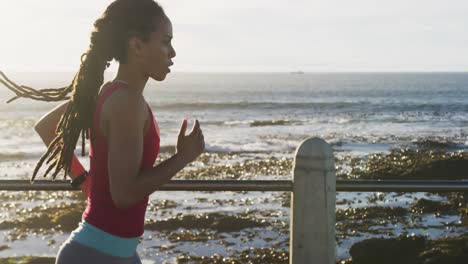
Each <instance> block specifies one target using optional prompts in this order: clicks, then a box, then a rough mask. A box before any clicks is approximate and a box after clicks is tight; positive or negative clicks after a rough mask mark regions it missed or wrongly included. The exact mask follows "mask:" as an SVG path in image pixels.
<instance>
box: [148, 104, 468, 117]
mask: <svg viewBox="0 0 468 264" xmlns="http://www.w3.org/2000/svg"><path fill="white" fill-rule="evenodd" d="M150 105H151V107H152V108H153V109H159V110H171V111H172V110H181V111H184V110H207V111H209V110H213V111H219V110H275V111H280V110H302V109H305V110H311V111H329V110H336V111H349V110H353V111H362V112H369V111H370V112H428V111H429V112H432V113H433V114H434V115H443V114H444V113H454V112H462V113H467V112H468V103H451V104H444V103H437V102H435V103H422V102H398V103H396V102H385V101H379V102H376V101H353V102H349V101H346V102H344V101H332V102H278V101H270V102H269V101H238V102H177V103H151V104H150Z"/></svg>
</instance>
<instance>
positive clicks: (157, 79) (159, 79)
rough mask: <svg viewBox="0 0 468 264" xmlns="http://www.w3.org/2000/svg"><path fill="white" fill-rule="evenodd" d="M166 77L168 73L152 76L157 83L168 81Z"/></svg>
mask: <svg viewBox="0 0 468 264" xmlns="http://www.w3.org/2000/svg"><path fill="white" fill-rule="evenodd" d="M166 76H167V73H158V74H154V75H153V76H151V78H152V79H153V80H155V81H164V79H166Z"/></svg>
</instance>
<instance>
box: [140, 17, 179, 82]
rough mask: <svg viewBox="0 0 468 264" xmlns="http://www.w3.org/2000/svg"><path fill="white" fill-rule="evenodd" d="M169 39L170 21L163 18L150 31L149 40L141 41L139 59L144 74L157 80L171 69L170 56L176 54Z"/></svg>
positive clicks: (170, 32)
mask: <svg viewBox="0 0 468 264" xmlns="http://www.w3.org/2000/svg"><path fill="white" fill-rule="evenodd" d="M171 40H172V23H171V21H170V20H169V19H168V18H165V19H163V21H162V23H160V24H159V25H158V29H157V30H156V31H154V32H152V33H151V35H150V38H149V40H148V41H146V42H142V46H141V50H140V56H139V57H140V60H139V61H140V62H141V67H142V68H141V69H142V71H143V72H144V74H145V75H147V76H149V77H151V78H152V79H154V80H157V81H162V80H164V79H165V78H166V75H167V74H168V73H169V72H170V71H171V70H170V69H169V67H170V66H172V65H173V64H174V63H173V62H172V58H174V57H175V56H176V52H175V50H174V48H173V47H172V43H171Z"/></svg>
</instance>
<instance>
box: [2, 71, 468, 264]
mask: <svg viewBox="0 0 468 264" xmlns="http://www.w3.org/2000/svg"><path fill="white" fill-rule="evenodd" d="M6 74H7V75H8V76H9V77H10V78H11V79H12V80H13V81H15V82H17V83H18V84H24V85H28V86H32V87H36V88H48V87H61V86H66V85H68V83H69V82H70V80H71V78H72V76H73V73H42V74H40V73H29V74H27V73H12V74H8V73H6ZM106 79H107V80H110V79H112V74H109V75H106ZM12 96H13V93H12V92H11V91H9V90H8V89H7V88H6V87H3V86H2V87H0V101H1V102H2V103H0V176H1V179H29V178H30V177H31V173H32V171H33V169H34V166H35V164H36V162H37V161H38V159H39V158H40V156H41V155H42V154H43V153H44V151H45V146H44V144H43V143H42V141H41V139H40V138H39V136H38V135H37V134H36V133H35V132H34V129H33V125H34V123H35V122H36V121H37V120H38V119H39V118H40V117H41V116H42V115H44V114H45V113H46V112H47V111H49V110H50V109H52V108H53V107H54V106H56V105H58V104H59V103H57V102H51V103H46V102H37V101H32V100H30V99H18V100H16V101H13V102H12V103H10V104H6V103H5V101H6V100H8V99H9V98H10V97H12ZM144 96H145V98H146V100H147V102H148V103H149V104H150V106H151V108H152V111H153V113H154V115H155V117H156V119H157V120H158V123H159V126H160V129H161V147H162V149H161V151H162V152H161V155H160V156H161V158H160V159H159V160H158V162H160V160H162V159H164V158H167V157H168V156H169V155H170V154H171V152H173V148H174V147H173V146H174V145H175V143H176V138H177V133H178V131H179V127H180V124H181V122H182V120H183V118H187V119H188V120H189V125H191V124H192V120H193V119H195V118H197V119H198V120H199V121H200V123H201V128H202V130H203V132H204V135H205V142H206V152H207V153H206V154H205V155H204V156H203V157H202V158H201V159H199V160H197V161H195V162H194V163H193V164H191V166H190V167H189V168H187V169H186V170H185V172H184V173H181V174H179V175H178V176H177V178H180V179H226V178H227V179H290V177H291V171H290V167H289V166H290V163H291V159H292V158H293V157H294V151H295V149H296V148H297V147H298V145H299V144H300V142H301V141H303V140H304V139H306V138H308V137H312V136H316V137H321V138H323V139H325V140H326V141H327V142H329V143H330V144H332V146H333V149H334V151H335V155H336V157H337V175H340V177H345V178H346V175H347V174H349V173H351V172H352V170H353V167H352V164H350V163H349V162H345V161H343V162H340V159H343V160H348V161H349V160H350V159H358V160H360V161H362V162H365V161H366V160H367V159H368V158H369V157H370V156H371V155H374V154H381V155H386V154H389V153H391V151H392V150H395V149H412V148H413V149H414V148H417V146H420V145H421V143H424V142H426V143H427V142H430V143H432V144H433V145H434V144H436V145H437V144H442V145H444V146H448V147H446V148H444V151H446V152H449V153H461V152H467V150H468V138H467V135H468V99H467V98H468V73H173V74H171V75H169V76H168V78H167V79H166V80H165V81H164V82H154V81H150V82H149V83H148V84H147V86H146V88H145V90H144ZM418 144H419V145H418ZM79 145H81V143H80V144H79ZM80 152H81V147H77V149H76V153H80ZM80 160H81V161H82V162H83V163H84V164H85V165H86V166H88V164H89V161H88V160H87V158H86V157H80ZM262 162H263V163H262ZM259 164H260V165H259ZM265 164H266V165H265ZM288 164H289V165H288ZM239 165H243V166H241V167H242V168H243V169H242V170H241V171H236V172H232V170H235V169H236V168H239ZM270 165H271V166H272V167H271V168H272V169H269V168H268V166H270ZM259 166H263V167H265V166H266V167H267V168H264V169H259V168H258V167H259ZM200 175H202V176H200ZM2 193H3V194H2V201H4V202H13V201H11V200H10V199H9V198H8V197H10V198H11V199H13V198H12V197H11V195H12V194H10V193H12V192H10V193H7V192H2ZM38 193H41V195H42V193H45V192H38ZM13 194H14V195H19V196H18V197H20V198H19V199H20V200H16V201H14V203H19V205H16V206H14V207H11V208H10V207H4V208H3V209H2V212H1V214H0V217H2V218H3V219H2V220H3V221H7V220H9V219H15V217H17V216H18V215H17V214H18V211H21V210H26V209H24V208H30V209H31V210H33V211H34V208H37V207H40V206H44V205H43V204H44V203H45V204H47V206H49V207H50V206H52V207H53V206H56V205H57V204H61V203H73V202H76V200H73V199H68V198H67V197H66V195H65V194H64V195H62V196H59V197H55V196H54V198H50V197H48V194H47V195H42V196H41V195H39V194H35V195H36V196H37V197H36V198H34V199H33V200H28V199H27V197H26V196H24V197H23V196H21V194H20V192H13ZM14 195H13V196H14ZM371 195H376V194H375V193H374V194H372V193H369V194H366V193H362V194H361V193H359V194H357V193H338V196H337V201H340V200H343V199H345V200H346V201H351V203H344V204H339V205H337V209H343V210H345V209H346V208H349V207H353V206H354V207H366V206H380V207H385V206H389V205H392V206H402V207H404V208H410V207H411V203H412V202H413V201H415V199H416V200H418V199H423V198H424V199H432V200H436V201H447V197H445V196H443V195H440V194H429V193H413V194H411V195H410V196H408V197H406V196H399V199H397V198H395V193H388V194H387V193H381V194H377V195H380V196H383V198H382V199H381V200H378V201H377V202H376V203H375V204H374V203H373V202H371V201H370V199H368V197H370V196H371ZM33 196H34V195H33ZM287 196H288V195H287V194H278V193H268V192H267V193H262V192H258V193H256V192H250V193H247V192H224V193H222V194H219V193H216V192H193V193H190V192H177V193H174V192H156V193H154V194H153V195H151V200H152V201H153V202H154V203H155V204H159V203H161V201H165V202H164V203H163V205H164V204H165V205H166V207H165V206H162V207H161V206H159V207H158V206H156V207H152V208H153V209H154V210H150V211H148V213H147V221H162V220H165V219H166V220H167V219H178V218H177V216H179V218H180V217H181V215H182V216H196V215H199V214H202V215H203V214H204V215H207V216H217V215H214V214H215V213H222V214H226V215H230V216H233V217H234V220H233V221H236V220H235V219H237V220H239V219H238V218H236V217H240V216H242V217H241V218H242V219H244V218H245V217H253V216H255V217H263V218H264V219H265V221H266V222H268V223H273V222H274V224H271V225H267V226H266V227H265V226H253V227H247V228H242V229H240V230H236V231H233V232H221V231H220V230H214V231H213V230H212V229H210V228H209V227H206V228H196V227H195V228H184V227H183V226H184V221H189V220H186V219H185V220H184V219H182V220H181V222H180V225H181V226H182V227H175V228H173V229H168V230H163V231H161V230H159V229H157V230H146V231H145V234H144V239H143V240H142V244H141V245H140V246H139V253H140V255H141V257H142V259H144V261H145V262H146V263H153V262H152V261H157V263H160V262H164V261H165V263H172V262H174V263H175V261H176V260H177V258H178V257H180V256H181V255H183V254H189V255H190V254H191V255H193V256H207V255H213V254H219V255H224V256H229V255H235V254H238V253H239V252H242V251H243V250H245V249H249V248H276V249H284V250H288V249H289V233H288V232H287V228H286V227H288V225H289V210H290V209H289V207H288V206H287V205H285V204H284V203H283V202H284V201H285V199H286V200H287V199H288V197H287ZM21 197H22V198H21ZM28 197H29V196H28ZM38 197H45V198H43V199H42V198H38ZM363 197H364V198H363ZM366 197H367V198H366ZM405 197H406V198H405ZM358 201H361V202H358ZM362 201H364V202H362ZM167 204H170V206H167ZM19 208H23V209H21V210H20V209H19ZM163 209H164V210H163ZM265 212H270V213H269V214H268V215H266V214H265ZM22 217H25V216H22ZM171 217H172V218H171ZM408 217H410V216H408ZM239 221H240V220H239ZM275 221H276V222H275ZM460 221H461V220H460V216H459V215H457V214H456V213H453V214H448V215H442V216H440V217H439V216H436V215H430V214H429V215H422V216H421V219H420V222H418V223H419V226H424V225H426V226H430V228H414V226H411V227H408V226H406V227H405V226H398V225H393V227H389V226H385V228H386V229H388V228H391V230H392V234H388V235H387V236H389V237H392V236H396V235H397V234H400V233H405V232H406V233H408V232H409V233H413V234H414V233H415V234H422V235H426V236H429V237H432V238H436V237H440V236H445V235H455V234H460V233H466V232H467V231H468V228H467V227H466V226H463V225H461V224H460V223H459V222H460ZM445 223H454V226H452V227H451V228H450V229H447V228H446V224H445ZM457 223H458V224H457ZM416 226H418V225H416ZM0 229H1V228H0ZM31 230H32V229H31ZM31 230H29V229H28V230H27V231H25V234H27V235H26V237H24V238H23V239H9V236H11V232H12V231H11V229H8V228H3V229H2V231H3V234H0V245H2V244H6V245H8V247H9V248H8V249H4V250H0V257H9V256H15V255H35V256H43V255H44V256H53V255H54V254H55V252H56V251H57V248H58V246H59V245H60V244H61V242H62V241H63V240H64V239H65V238H66V236H67V234H68V233H67V232H66V231H60V232H51V233H47V232H46V233H44V234H42V233H41V232H37V230H36V231H34V230H33V231H31ZM201 230H203V231H201ZM206 230H208V231H206ZM215 231H216V232H215ZM181 232H182V233H183V234H186V233H187V232H189V233H190V232H191V234H192V235H193V234H198V235H193V236H192V239H188V238H187V239H183V238H182V239H180V237H185V236H182V235H180V233H181ZM184 232H185V233H184ZM197 232H202V233H197ZM203 232H205V233H209V234H211V238H209V239H208V238H207V239H202V240H196V239H193V237H197V236H203V234H204V233H203ZM343 232H345V231H340V230H338V231H337V235H338V236H340V234H342V233H343ZM220 233H222V234H223V237H220V236H219V234H220ZM358 233H359V234H360V236H357V235H356V236H352V235H349V236H346V237H342V236H340V239H338V241H339V242H338V248H337V257H338V258H340V259H343V258H347V257H349V247H350V246H351V245H352V244H353V243H355V242H357V241H360V240H363V239H365V238H368V237H373V236H379V235H382V234H379V233H378V234H373V233H372V232H370V233H366V232H363V231H359V232H358ZM174 234H179V240H177V239H175V240H174V239H173V236H174ZM246 234H256V235H255V237H254V238H252V239H251V240H248V239H247V240H245V241H244V240H243V238H244V237H245V236H247V235H246ZM51 240H53V241H54V242H53V243H50V241H51ZM2 241H3V242H2ZM47 241H49V242H47Z"/></svg>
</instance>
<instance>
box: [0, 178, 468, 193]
mask: <svg viewBox="0 0 468 264" xmlns="http://www.w3.org/2000/svg"><path fill="white" fill-rule="evenodd" d="M0 190H1V191H30V190H37V191H54V190H55V191H58V190H60V191H67V190H77V189H75V188H73V187H71V186H70V184H69V183H68V182H67V181H60V180H57V181H50V180H37V181H35V182H34V184H31V183H30V181H28V180H0ZM159 190H161V191H288V192H291V191H292V181H290V180H281V181H280V180H271V181H263V180H172V181H169V182H168V183H167V184H165V185H163V186H161V187H160V188H159ZM336 191H339V192H468V181H362V180H352V181H351V180H346V181H337V182H336Z"/></svg>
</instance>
